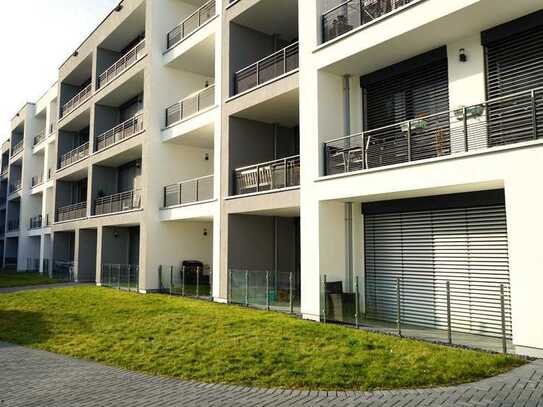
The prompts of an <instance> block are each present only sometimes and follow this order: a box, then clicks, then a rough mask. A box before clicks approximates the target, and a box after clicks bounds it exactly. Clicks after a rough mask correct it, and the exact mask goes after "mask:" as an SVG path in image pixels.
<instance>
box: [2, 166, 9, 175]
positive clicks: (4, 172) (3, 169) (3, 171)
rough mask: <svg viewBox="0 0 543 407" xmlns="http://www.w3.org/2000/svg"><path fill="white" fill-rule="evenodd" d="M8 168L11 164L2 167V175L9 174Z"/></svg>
mask: <svg viewBox="0 0 543 407" xmlns="http://www.w3.org/2000/svg"><path fill="white" fill-rule="evenodd" d="M8 169H9V166H7V165H6V166H4V167H2V170H1V172H0V175H1V176H2V177H3V176H5V175H7V173H8Z"/></svg>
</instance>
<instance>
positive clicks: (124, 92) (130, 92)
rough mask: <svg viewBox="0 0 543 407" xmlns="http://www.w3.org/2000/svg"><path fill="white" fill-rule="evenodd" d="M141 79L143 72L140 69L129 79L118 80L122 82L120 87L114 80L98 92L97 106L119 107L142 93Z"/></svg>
mask: <svg viewBox="0 0 543 407" xmlns="http://www.w3.org/2000/svg"><path fill="white" fill-rule="evenodd" d="M124 75H126V73H125V74H124ZM143 78H144V72H143V69H140V70H139V71H138V72H137V73H136V74H134V75H133V76H132V77H131V78H129V79H126V78H125V77H123V78H121V79H120V80H121V81H123V80H124V81H123V82H122V83H121V84H120V85H119V84H118V82H116V81H115V80H114V81H112V82H111V83H110V84H108V85H106V86H105V87H104V89H103V90H100V93H99V95H100V96H101V98H100V99H99V100H98V102H97V104H99V105H104V106H111V107H119V106H121V105H122V104H123V103H126V102H128V101H129V100H131V99H133V98H135V97H136V96H138V95H139V94H141V93H143ZM125 79H126V80H125Z"/></svg>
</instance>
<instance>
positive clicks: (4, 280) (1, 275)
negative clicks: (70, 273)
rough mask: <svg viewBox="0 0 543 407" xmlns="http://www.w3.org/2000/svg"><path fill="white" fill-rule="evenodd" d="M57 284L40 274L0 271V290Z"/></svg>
mask: <svg viewBox="0 0 543 407" xmlns="http://www.w3.org/2000/svg"><path fill="white" fill-rule="evenodd" d="M57 282H58V281H56V280H54V279H52V278H49V277H47V276H44V275H42V274H40V273H17V272H15V271H4V270H0V288H8V287H23V286H27V285H40V284H53V283H57Z"/></svg>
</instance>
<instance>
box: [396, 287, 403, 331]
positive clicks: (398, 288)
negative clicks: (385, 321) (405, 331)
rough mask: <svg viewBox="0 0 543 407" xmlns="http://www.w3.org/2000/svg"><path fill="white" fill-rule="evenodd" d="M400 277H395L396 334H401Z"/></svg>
mask: <svg viewBox="0 0 543 407" xmlns="http://www.w3.org/2000/svg"><path fill="white" fill-rule="evenodd" d="M400 290H401V287H400V277H398V278H396V317H397V323H398V336H402V307H401V292H400Z"/></svg>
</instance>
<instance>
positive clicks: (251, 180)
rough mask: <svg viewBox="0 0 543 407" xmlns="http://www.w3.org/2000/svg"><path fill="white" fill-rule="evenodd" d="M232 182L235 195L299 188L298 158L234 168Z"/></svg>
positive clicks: (297, 156) (292, 157)
mask: <svg viewBox="0 0 543 407" xmlns="http://www.w3.org/2000/svg"><path fill="white" fill-rule="evenodd" d="M234 182H235V194H236V195H244V194H248V193H255V192H262V191H271V190H275V189H282V188H289V187H295V186H299V185H300V156H299V155H295V156H291V157H286V158H282V159H279V160H273V161H268V162H264V163H259V164H254V165H249V166H245V167H240V168H236V169H235V170H234Z"/></svg>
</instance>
